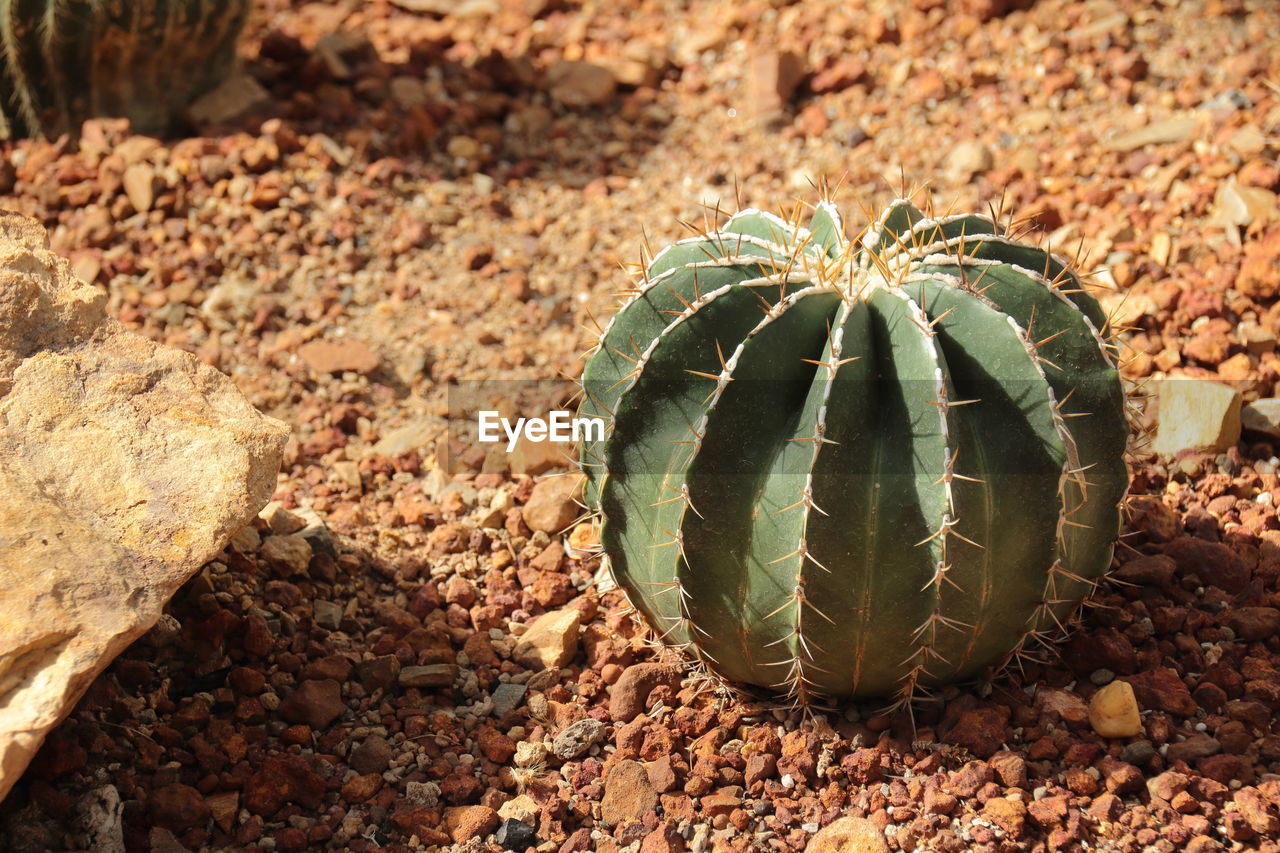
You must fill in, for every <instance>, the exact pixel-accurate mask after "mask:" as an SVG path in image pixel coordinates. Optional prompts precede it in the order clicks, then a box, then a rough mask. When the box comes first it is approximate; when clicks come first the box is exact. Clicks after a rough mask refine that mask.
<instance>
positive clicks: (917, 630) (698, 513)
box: [579, 199, 1129, 702]
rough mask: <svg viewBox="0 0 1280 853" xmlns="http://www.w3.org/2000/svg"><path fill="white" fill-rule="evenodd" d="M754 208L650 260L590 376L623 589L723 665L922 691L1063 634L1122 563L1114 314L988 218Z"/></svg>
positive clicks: (908, 209)
mask: <svg viewBox="0 0 1280 853" xmlns="http://www.w3.org/2000/svg"><path fill="white" fill-rule="evenodd" d="M794 220H795V221H789V220H788V219H784V218H781V217H778V216H774V215H772V214H768V213H764V212H761V211H756V210H745V211H742V212H740V213H738V214H736V215H734V216H733V217H731V218H729V219H728V221H727V222H725V223H724V224H723V225H721V226H720V227H719V228H717V229H715V230H714V231H707V232H705V233H700V234H698V235H697V236H694V237H692V238H690V239H686V240H681V241H679V242H677V243H674V244H673V245H671V246H668V247H667V248H666V249H664V250H663V251H661V252H659V253H658V254H657V255H656V256H654V257H653V258H652V259H651V260H649V261H648V262H647V263H646V264H645V265H644V271H643V276H642V279H641V281H640V282H639V284H638V286H637V287H636V288H635V289H634V290H632V291H629V292H628V294H627V296H628V299H627V301H626V302H625V304H624V305H623V306H622V307H621V308H620V309H619V310H618V312H617V313H616V314H615V316H614V317H613V319H612V320H611V321H610V322H609V324H608V326H607V327H606V328H605V329H604V331H603V333H602V335H601V337H600V339H599V341H598V345H597V346H596V347H595V348H594V350H593V352H592V353H591V355H590V356H589V358H588V361H587V363H586V366H585V368H584V371H583V377H582V383H583V391H584V393H583V396H582V403H581V405H580V410H579V415H580V416H587V417H600V418H603V419H605V420H606V422H607V424H608V429H607V431H606V435H605V437H604V439H603V440H602V441H596V442H589V443H587V444H586V445H585V446H584V447H583V448H582V454H581V458H582V466H583V469H584V473H585V474H586V501H587V503H588V505H589V506H590V507H591V508H592V509H593V510H596V511H598V513H599V516H600V519H601V526H600V540H601V545H602V547H603V550H604V552H605V554H606V556H607V560H608V565H609V567H610V571H611V572H612V575H613V577H614V579H615V580H616V581H617V583H618V585H619V586H620V587H621V588H622V589H623V590H624V591H625V592H626V594H627V596H628V598H629V600H630V601H631V603H632V604H633V605H634V606H635V608H636V609H637V610H638V611H639V612H640V613H641V614H642V615H643V617H644V618H645V620H646V621H647V622H648V624H649V625H650V627H651V628H652V629H653V631H654V633H655V634H656V635H657V637H658V638H659V639H660V640H661V641H662V642H663V643H665V644H668V645H671V646H675V647H678V648H681V649H683V650H684V651H685V652H687V653H688V654H689V655H690V656H691V657H692V658H694V659H695V660H697V661H699V662H701V663H703V664H705V665H706V666H707V667H708V668H709V669H710V670H711V671H713V672H714V673H716V674H718V675H719V676H721V677H722V678H724V679H727V680H729V681H732V682H739V683H743V684H746V685H754V686H757V687H764V688H768V689H771V690H776V691H783V692H787V693H789V694H790V695H791V696H792V697H793V698H794V699H795V700H797V701H800V702H809V701H811V700H812V699H814V698H816V697H822V696H825V697H862V696H867V697H873V696H876V697H889V696H895V697H897V698H898V699H899V700H900V701H909V700H910V699H912V698H913V697H915V696H917V695H919V694H920V692H921V691H924V690H927V689H928V688H930V687H933V686H936V685H939V684H943V683H947V682H953V681H957V680H963V679H968V678H974V677H985V676H990V675H992V674H993V673H995V672H996V671H998V670H999V668H1000V667H1001V666H1003V665H1004V664H1006V663H1007V662H1008V661H1010V660H1011V659H1013V658H1014V657H1015V656H1016V655H1019V654H1021V653H1023V652H1024V651H1025V650H1026V649H1027V648H1028V645H1029V643H1031V642H1033V641H1048V640H1049V639H1050V638H1051V637H1052V636H1054V635H1055V634H1057V633H1059V629H1060V628H1061V627H1062V626H1063V625H1064V624H1065V623H1066V621H1067V620H1068V619H1069V617H1070V616H1071V615H1072V613H1073V611H1074V610H1075V608H1076V607H1077V605H1079V604H1080V602H1081V601H1082V600H1083V599H1084V597H1085V596H1086V595H1087V594H1088V593H1089V591H1090V590H1091V589H1092V587H1093V586H1094V585H1095V584H1096V582H1097V579H1098V578H1099V577H1100V576H1101V575H1102V574H1103V573H1104V572H1105V571H1106V570H1107V568H1108V567H1109V565H1110V562H1111V549H1112V543H1113V540H1114V539H1115V537H1116V535H1117V533H1118V527H1119V523H1120V512H1119V505H1120V503H1121V501H1122V500H1123V498H1124V495H1125V492H1126V490H1127V488H1128V482H1129V479H1128V472H1127V467H1126V464H1125V458H1124V455H1125V448H1126V445H1127V441H1128V436H1129V427H1128V421H1127V419H1126V416H1125V396H1124V391H1123V387H1122V385H1121V381H1120V377H1119V374H1118V372H1117V369H1116V358H1117V351H1116V348H1115V346H1114V344H1112V343H1111V341H1110V335H1111V332H1110V329H1109V327H1108V323H1107V320H1106V317H1105V316H1104V315H1103V313H1102V311H1101V310H1100V308H1099V306H1098V304H1097V302H1096V301H1095V300H1094V299H1093V297H1092V296H1090V295H1089V294H1088V293H1087V292H1085V290H1084V289H1083V288H1082V287H1081V284H1080V280H1079V278H1078V277H1077V275H1076V274H1075V273H1074V272H1073V271H1072V270H1071V269H1070V267H1069V265H1068V262H1067V261H1065V260H1064V259H1062V258H1060V257H1058V256H1057V255H1054V254H1052V253H1051V252H1049V251H1046V250H1042V249H1040V248H1037V247H1035V246H1033V245H1029V244H1026V243H1022V242H1019V241H1018V240H1017V239H1016V237H1014V236H1013V235H1010V234H1009V233H1008V232H1007V230H1006V229H1005V228H1004V227H1003V226H1001V225H1000V224H998V222H997V220H996V218H995V217H991V218H988V217H985V216H978V215H970V214H963V215H948V216H934V215H926V213H924V212H922V211H921V210H919V209H917V208H916V207H915V206H913V205H912V204H911V203H909V202H908V201H905V200H902V199H899V200H897V201H895V202H893V203H892V204H891V205H889V207H888V208H887V209H886V210H885V211H884V213H883V214H881V215H880V216H879V217H878V219H876V221H875V222H873V223H872V224H871V225H870V226H869V227H868V228H867V229H866V230H865V231H864V232H863V233H862V235H860V237H859V238H858V239H856V240H852V241H850V240H848V239H847V238H846V236H845V230H844V226H843V224H842V222H841V219H840V216H839V214H838V213H837V211H836V209H835V208H834V206H833V205H832V204H831V203H830V202H826V201H824V202H822V203H820V204H818V205H817V207H816V209H815V210H814V211H813V213H812V216H811V218H810V219H809V221H808V224H807V226H801V225H800V224H799V217H795V218H794Z"/></svg>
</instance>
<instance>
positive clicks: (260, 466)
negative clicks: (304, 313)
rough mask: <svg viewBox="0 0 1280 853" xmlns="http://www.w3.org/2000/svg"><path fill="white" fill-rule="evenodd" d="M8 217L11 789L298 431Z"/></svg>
mask: <svg viewBox="0 0 1280 853" xmlns="http://www.w3.org/2000/svg"><path fill="white" fill-rule="evenodd" d="M48 246H49V244H48V238H47V237H46V235H45V233H44V230H43V229H42V228H40V226H38V225H37V224H35V223H34V222H32V221H31V220H28V219H26V218H24V217H21V216H17V215H15V214H10V213H0V798H3V797H4V795H5V794H6V793H7V792H8V790H9V789H10V787H12V785H13V783H14V782H15V781H16V780H17V778H18V776H19V775H20V774H21V773H22V771H23V769H24V768H25V767H26V765H27V762H28V761H29V760H30V759H31V757H32V755H34V754H35V752H36V749H37V748H38V747H39V746H40V743H41V742H42V741H43V740H44V737H45V734H46V733H47V732H48V731H49V730H50V729H51V728H53V726H54V725H56V724H57V723H58V721H59V720H61V719H62V718H63V716H64V715H65V714H66V713H68V712H69V711H70V709H71V708H72V706H73V705H74V704H75V702H76V700H77V699H78V698H79V697H80V695H81V694H82V693H83V692H84V690H85V688H87V687H88V686H89V684H90V682H92V681H93V679H94V677H95V676H96V675H97V674H98V673H99V672H101V671H102V669H103V668H104V667H105V666H106V665H107V664H108V663H110V662H111V660H112V659H113V658H114V657H115V656H116V655H117V654H119V653H120V651H121V650H123V649H124V648H125V647H126V646H128V645H129V644H130V643H131V642H133V641H134V640H135V639H137V638H138V637H139V636H141V635H142V634H143V633H144V632H145V631H146V630H147V629H148V628H150V627H151V625H152V624H153V623H154V622H155V621H156V619H157V618H159V616H160V612H161V609H162V608H163V607H164V605H165V602H167V601H168V600H169V597H170V596H171V595H172V594H173V593H174V591H175V590H176V589H177V588H178V587H179V586H180V585H181V584H182V583H183V582H184V581H186V580H187V578H189V577H190V576H191V575H192V574H193V573H195V571H196V570H197V569H199V567H200V566H201V565H202V564H203V563H205V562H206V561H208V560H209V559H210V558H211V557H213V556H214V555H215V554H217V553H218V551H219V550H220V549H221V548H222V547H223V545H224V544H225V543H226V542H227V540H228V539H229V538H230V537H231V536H232V534H234V533H235V532H236V530H237V529H239V528H240V527H242V526H243V525H244V524H246V523H248V522H249V521H251V520H252V519H253V517H254V514H255V513H256V512H257V511H258V508H259V507H261V506H262V505H263V503H265V502H266V500H267V498H268V497H269V496H270V494H271V491H272V488H273V486H274V484H275V475H276V471H277V470H278V469H279V466H280V457H281V453H282V452H283V449H284V442H285V439H286V437H287V436H286V433H287V430H286V428H285V427H284V425H283V424H280V423H278V422H276V421H273V420H271V419H270V418H266V417H263V416H262V415H261V414H259V413H258V412H257V411H256V410H255V409H254V408H253V407H252V406H251V405H249V403H248V402H247V401H246V400H245V399H244V397H243V396H241V394H240V392H239V391H238V390H237V389H236V387H235V385H234V384H233V383H232V382H231V380H229V379H227V378H226V377H225V376H223V375H222V374H220V373H218V372H217V371H216V370H214V369H213V368H211V367H208V366H206V365H202V364H201V363H200V362H198V361H197V360H196V359H195V358H194V357H193V356H191V355H189V354H187V353H183V352H178V351H175V350H169V349H165V348H163V347H160V346H158V345H156V344H154V343H152V342H151V341H149V340H147V339H146V338H143V337H142V336H140V335H136V334H133V333H131V332H128V331H126V330H125V329H124V328H123V327H121V326H120V325H119V324H118V323H116V322H115V321H114V320H111V319H108V318H107V316H106V314H105V312H104V310H103V308H104V305H105V302H106V296H105V294H104V293H102V292H101V291H99V290H98V289H97V288H94V287H92V286H89V285H86V284H84V283H82V282H80V281H79V280H78V279H77V278H76V277H75V275H74V274H73V273H72V271H71V268H70V266H68V264H67V262H66V261H65V260H63V259H61V258H59V257H58V256H56V255H54V254H53V253H52V252H50V251H49V248H48Z"/></svg>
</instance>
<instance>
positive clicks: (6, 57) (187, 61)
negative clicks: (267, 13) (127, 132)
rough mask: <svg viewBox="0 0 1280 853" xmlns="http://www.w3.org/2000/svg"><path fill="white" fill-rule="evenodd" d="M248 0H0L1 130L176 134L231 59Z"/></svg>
mask: <svg viewBox="0 0 1280 853" xmlns="http://www.w3.org/2000/svg"><path fill="white" fill-rule="evenodd" d="M249 8H250V0H0V137H5V138H14V137H20V136H35V135H40V134H44V135H46V136H56V135H58V134H61V133H66V132H75V131H76V130H78V129H79V126H80V124H81V123H82V122H83V121H84V120H85V119H87V118H92V117H95V116H112V117H122V118H128V119H129V120H130V122H131V125H132V127H133V129H134V130H135V131H138V132H140V133H152V134H165V133H169V132H172V131H173V130H174V129H175V127H176V126H177V125H178V123H180V122H181V120H182V116H183V114H184V112H185V111H186V109H187V107H188V106H189V105H190V104H191V103H192V101H194V100H195V99H196V98H198V97H199V96H200V95H202V94H204V93H205V92H208V91H209V90H211V89H213V88H214V87H216V86H217V85H218V84H219V83H220V82H222V80H223V79H224V78H225V77H226V76H227V75H228V73H229V72H230V70H231V68H232V65H233V63H234V62H235V48H236V41H237V39H238V38H239V36H240V31H241V29H242V28H243V26H244V22H245V19H246V17H247V16H248V13H249Z"/></svg>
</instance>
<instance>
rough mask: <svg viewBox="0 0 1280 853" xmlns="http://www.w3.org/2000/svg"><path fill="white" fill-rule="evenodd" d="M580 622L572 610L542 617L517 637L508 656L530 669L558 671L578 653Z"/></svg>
mask: <svg viewBox="0 0 1280 853" xmlns="http://www.w3.org/2000/svg"><path fill="white" fill-rule="evenodd" d="M581 621H582V616H581V613H580V612H579V611H578V610H577V609H576V608H573V607H566V608H565V609H563V610H552V611H551V612H549V613H544V614H542V615H541V616H539V617H538V618H536V619H534V620H533V621H532V622H530V623H529V627H528V628H527V629H526V630H525V632H524V633H523V634H521V635H520V638H519V639H518V640H517V641H516V647H515V649H514V650H513V651H512V654H511V657H512V658H513V659H514V660H515V661H516V662H517V663H519V664H521V665H522V666H526V667H528V668H530V669H559V668H560V667H562V666H564V665H566V664H567V663H569V661H571V660H573V658H574V655H576V654H577V653H578V628H579V625H580V624H581Z"/></svg>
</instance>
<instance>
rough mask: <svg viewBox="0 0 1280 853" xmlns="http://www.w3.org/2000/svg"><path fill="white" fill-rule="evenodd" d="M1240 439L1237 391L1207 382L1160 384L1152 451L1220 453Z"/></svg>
mask: <svg viewBox="0 0 1280 853" xmlns="http://www.w3.org/2000/svg"><path fill="white" fill-rule="evenodd" d="M1239 439H1240V392H1239V391H1237V390H1236V389H1234V388H1232V387H1230V386H1228V385H1223V384H1221V383H1219V382H1212V381H1210V380H1207V379H1190V378H1187V377H1177V378H1173V379H1166V380H1164V381H1163V382H1161V383H1160V423H1159V425H1158V427H1157V429H1156V440H1155V444H1154V445H1153V446H1152V449H1153V450H1154V451H1155V452H1156V453H1160V454H1166V455H1169V456H1172V455H1173V454H1175V453H1177V452H1178V451H1180V450H1208V451H1212V452H1215V453H1220V452H1222V451H1224V450H1226V449H1227V448H1228V447H1231V446H1233V445H1234V444H1235V443H1236V442H1237V441H1239Z"/></svg>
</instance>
